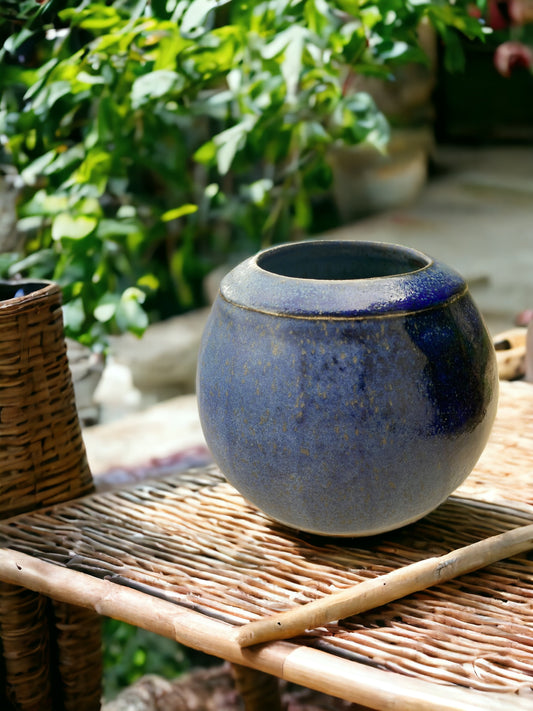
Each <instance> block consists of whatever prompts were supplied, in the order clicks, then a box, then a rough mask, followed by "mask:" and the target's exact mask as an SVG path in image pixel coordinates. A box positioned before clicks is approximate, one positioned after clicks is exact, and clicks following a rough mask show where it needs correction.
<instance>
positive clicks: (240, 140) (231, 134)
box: [213, 114, 257, 175]
mask: <svg viewBox="0 0 533 711" xmlns="http://www.w3.org/2000/svg"><path fill="white" fill-rule="evenodd" d="M256 123H257V118H256V117H255V116H251V115H250V114H247V115H246V116H244V118H243V120H242V121H241V122H240V123H238V124H236V125H235V126H232V127H231V128H228V129H226V130H225V131H222V133H219V134H218V135H216V136H215V137H214V138H213V143H214V144H215V146H216V148H217V155H216V158H217V166H218V172H219V173H220V174H221V175H226V173H227V172H228V171H229V169H230V168H231V164H232V163H233V159H234V158H235V154H236V153H237V152H238V151H239V150H240V149H241V148H242V147H243V146H244V144H245V142H246V137H247V135H248V134H249V133H250V131H251V130H252V128H253V127H254V126H255V124H256Z"/></svg>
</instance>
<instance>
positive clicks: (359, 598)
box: [237, 524, 533, 647]
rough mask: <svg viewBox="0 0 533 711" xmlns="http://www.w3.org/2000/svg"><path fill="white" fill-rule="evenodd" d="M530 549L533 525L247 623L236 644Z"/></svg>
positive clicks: (341, 614) (284, 633) (353, 610)
mask: <svg viewBox="0 0 533 711" xmlns="http://www.w3.org/2000/svg"><path fill="white" fill-rule="evenodd" d="M530 548H533V524H529V525H527V526H520V527H518V528H515V529H512V530H511V531H505V532H504V533H500V534H498V535H496V536H491V537H490V538H485V539H484V540H482V541H478V542H476V543H472V544H471V545H468V546H464V547H463V548H458V549H457V550H455V551H452V552H451V553H447V554H446V555H442V556H439V557H433V558H426V559H425V560H420V561H418V562H416V563H411V564H410V565H406V566H404V567H403V568H399V569H397V570H393V571H392V572H390V573H386V574H385V575H381V576H379V577H377V578H372V579H371V580H365V581H364V582H362V583H359V584H357V585H354V586H351V587H349V588H346V589H345V590H341V591H340V592H336V593H332V594H331V595H327V596H326V597H324V598H321V599H320V600H313V602H308V603H306V604H305V605H301V606H300V607H296V608H294V609H292V610H287V611H286V612H281V613H279V614H276V615H273V616H271V617H266V618H263V619H260V620H255V621H254V622H249V623H247V624H245V625H243V626H242V627H240V628H239V631H238V633H237V641H238V642H239V644H240V645H241V646H242V647H250V646H252V645H254V644H260V643H263V642H270V641H272V640H279V639H289V638H290V637H294V636H296V635H299V634H302V633H303V632H305V630H308V629H314V628H315V627H320V626H321V625H325V624H327V623H328V622H332V621H334V620H341V619H343V618H345V617H350V616H351V615H358V614H359V613H361V612H366V611H368V610H371V609H373V608H376V607H380V606H381V605H386V604H387V603H389V602H392V601H393V600H398V599H400V598H402V597H405V596H406V595H410V594H411V593H414V592H418V591H419V590H424V589H426V588H429V587H431V586H432V585H437V584H439V583H443V582H445V581H447V580H451V579H452V578H456V577H458V576H459V575H464V574H465V573H470V572H472V571H473V570H478V569H479V568H484V567H485V566H487V565H490V564H491V563H494V562H496V561H498V560H502V559H503V558H510V557H512V556H514V555H517V554H518V553H522V552H524V551H526V550H529V549H530Z"/></svg>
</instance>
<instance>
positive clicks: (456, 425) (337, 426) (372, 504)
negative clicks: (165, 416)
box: [197, 241, 498, 536]
mask: <svg viewBox="0 0 533 711" xmlns="http://www.w3.org/2000/svg"><path fill="white" fill-rule="evenodd" d="M197 393H198V403H199V412H200V419H201V423H202V427H203V431H204V434H205V437H206V441H207V444H208V446H209V448H210V450H211V453H212V455H213V458H214V460H215V461H216V462H217V464H218V465H219V467H220V469H221V470H222V472H223V473H224V474H225V476H226V478H227V479H228V481H229V482H230V483H231V484H233V486H235V488H236V489H238V490H239V491H240V492H241V494H242V495H243V496H244V497H245V498H246V499H247V500H248V501H250V502H251V503H253V504H255V505H256V506H257V507H258V508H259V509H261V510H262V511H263V512H264V513H266V514H267V515H268V516H270V517H272V518H273V519H275V520H276V521H279V522H281V523H283V524H286V525H287V526H290V527H292V528H296V529H299V530H302V531H308V532H312V533H316V534H322V535H331V536H366V535H372V534H376V533H380V532H383V531H387V530H391V529H394V528H397V527H399V526H402V525H404V524H407V523H410V522H412V521H415V520H417V519H419V518H421V517H422V516H424V515H425V514H427V513H429V512H430V511H431V510H432V509H434V508H435V507H436V506H438V505H439V504H440V503H441V502H442V501H444V499H446V497H447V496H448V495H449V494H450V493H451V492H452V491H453V490H454V489H455V488H456V487H457V486H459V484H461V483H462V482H463V481H464V479H465V478H466V477H467V476H468V474H469V473H470V472H471V470H472V468H473V467H474V465H475V463H476V461H477V460H478V458H479V456H480V454H481V452H482V450H483V448H484V446H485V444H486V441H487V438H488V435H489V432H490V429H491V426H492V423H493V420H494V416H495V412H496V405H497V393H498V374H497V368H496V360H495V354H494V350H493V346H492V342H491V339H490V337H489V335H488V333H487V331H486V328H485V326H484V323H483V320H482V318H481V316H480V314H479V312H478V310H477V308H476V306H475V304H474V303H473V301H472V298H471V297H470V295H469V292H468V288H467V286H466V284H465V282H464V280H463V279H462V277H461V276H460V275H459V274H457V273H456V272H455V271H454V270H452V269H450V268H449V267H447V266H445V265H444V264H440V263H438V262H436V261H434V260H432V259H431V258H430V257H427V256H426V255H424V254H422V253H420V252H417V251H415V250H413V249H409V248H406V247H402V246H398V245H391V244H382V243H371V242H356V241H353V242H345V241H306V242H299V243H292V244H286V245H281V246H277V247H273V248H271V249H267V250H265V251H263V252H260V253H259V254H258V255H256V256H254V257H251V258H250V259H247V260H246V261H244V262H242V263H241V264H240V265H239V266H237V267H236V268H235V269H233V271H231V272H230V273H229V274H228V275H227V276H226V277H225V278H224V279H223V281H222V284H221V288H220V292H219V294H218V296H217V298H216V301H215V303H214V305H213V308H212V311H211V314H210V317H209V320H208V323H207V325H206V328H205V332H204V335H203V341H202V346H201V350H200V356H199V363H198V375H197Z"/></svg>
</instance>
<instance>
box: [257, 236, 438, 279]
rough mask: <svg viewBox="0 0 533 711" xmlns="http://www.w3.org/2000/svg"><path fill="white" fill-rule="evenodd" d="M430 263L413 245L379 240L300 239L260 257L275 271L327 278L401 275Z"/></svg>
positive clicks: (266, 267) (262, 265)
mask: <svg viewBox="0 0 533 711" xmlns="http://www.w3.org/2000/svg"><path fill="white" fill-rule="evenodd" d="M430 264H431V259H430V258H429V257H426V256H425V255H424V254H422V253H420V252H417V251H416V250H414V249H408V248H406V247H400V246H398V245H393V244H382V243H379V242H376V243H373V242H339V241H327V242H326V241H317V242H299V243H297V244H287V245H281V246H280V247H274V248H272V249H269V250H267V251H265V252H263V253H261V254H259V255H258V257H257V265H258V266H259V267H260V268H261V269H263V270H264V271H267V272H271V273H272V274H278V275H279V276H284V277H291V278H294V279H318V280H324V281H330V280H331V281H337V280H348V279H375V278H380V277H390V276H398V275H401V274H408V273H411V272H415V271H419V270H420V269H424V268H425V267H427V266H429V265H430Z"/></svg>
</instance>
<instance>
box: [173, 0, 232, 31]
mask: <svg viewBox="0 0 533 711" xmlns="http://www.w3.org/2000/svg"><path fill="white" fill-rule="evenodd" d="M229 1H230V0H222V1H221V0H192V2H191V3H190V4H189V6H188V8H187V10H186V11H185V12H184V13H183V17H182V18H181V23H180V30H181V32H182V33H183V34H185V35H188V34H190V33H191V32H194V31H195V30H198V29H200V27H201V26H202V24H203V23H204V22H205V20H206V18H207V16H208V15H209V13H210V12H211V11H212V10H214V9H215V8H216V7H219V6H220V5H225V4H226V3H227V2H229Z"/></svg>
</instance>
